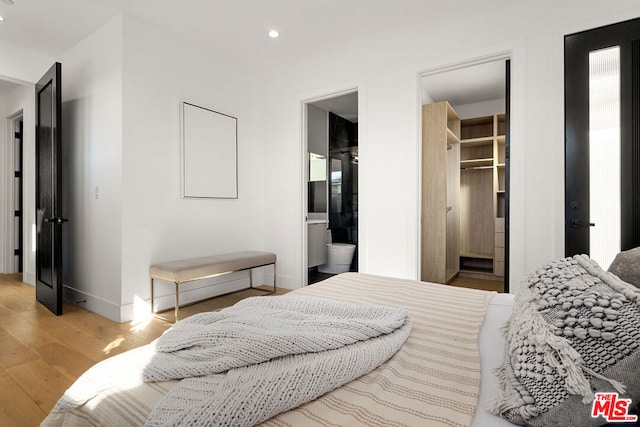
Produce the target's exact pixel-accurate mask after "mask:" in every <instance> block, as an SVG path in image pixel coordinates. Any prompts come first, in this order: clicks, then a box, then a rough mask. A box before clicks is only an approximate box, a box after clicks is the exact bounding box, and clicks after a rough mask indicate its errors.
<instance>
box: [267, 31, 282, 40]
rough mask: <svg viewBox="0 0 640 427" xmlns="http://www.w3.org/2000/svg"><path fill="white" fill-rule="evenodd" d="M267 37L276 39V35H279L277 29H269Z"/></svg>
mask: <svg viewBox="0 0 640 427" xmlns="http://www.w3.org/2000/svg"><path fill="white" fill-rule="evenodd" d="M269 37H271V38H272V39H277V38H278V37H280V33H279V32H278V30H271V31H269Z"/></svg>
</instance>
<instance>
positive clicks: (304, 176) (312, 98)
mask: <svg viewBox="0 0 640 427" xmlns="http://www.w3.org/2000/svg"><path fill="white" fill-rule="evenodd" d="M363 86H364V84H363V83H362V82H361V81H357V82H353V83H346V84H344V85H342V86H338V87H334V88H329V89H326V90H321V91H318V92H316V93H309V94H306V95H305V96H303V97H301V99H300V129H301V134H300V141H301V144H300V194H301V197H300V199H301V202H302V203H301V206H300V221H301V226H300V231H301V233H300V236H301V239H300V240H301V242H300V245H301V251H300V253H301V259H300V262H299V265H300V270H299V271H300V276H301V280H300V281H299V283H301V284H302V286H303V287H304V286H307V285H308V280H309V276H308V270H309V267H308V265H309V262H308V253H309V246H308V245H309V238H308V233H307V232H308V229H307V211H308V206H309V205H308V203H309V198H308V185H307V181H308V180H309V171H308V167H307V162H308V154H307V152H308V145H309V144H308V126H307V119H308V117H307V105H309V104H313V103H315V102H318V101H324V100H327V99H332V98H337V97H340V96H343V95H348V94H351V93H357V94H358V168H359V169H360V171H362V169H361V168H362V164H363V162H362V159H363V157H364V156H363V154H362V153H363V150H362V142H363V141H364V140H365V138H363V135H364V133H363V132H364V126H363V123H364V94H363V92H364V91H363ZM364 151H366V149H365V150H364ZM359 173H362V172H359ZM361 190H362V186H361V185H360V184H359V183H358V211H359V212H360V211H362V206H363V203H362V201H363V197H362V192H361ZM365 221H366V220H365V219H364V218H363V216H362V215H359V216H358V251H357V253H358V269H359V270H361V271H366V270H365V268H364V260H365V259H366V258H365V256H364V254H365V253H366V245H365V244H364V242H365V240H366V236H365V235H364V233H363V230H365V227H364V226H363V223H364V222H365Z"/></svg>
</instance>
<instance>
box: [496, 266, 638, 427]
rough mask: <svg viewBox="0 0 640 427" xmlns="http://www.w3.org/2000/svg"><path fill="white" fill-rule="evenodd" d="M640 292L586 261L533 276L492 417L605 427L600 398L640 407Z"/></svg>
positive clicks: (510, 338) (520, 297)
mask: <svg viewBox="0 0 640 427" xmlns="http://www.w3.org/2000/svg"><path fill="white" fill-rule="evenodd" d="M639 367H640V289H638V288H635V287H633V286H631V285H629V284H628V283H625V282H623V281H621V280H620V279H619V278H617V277H616V276H614V275H613V274H610V273H608V272H606V271H603V270H602V269H601V268H600V267H599V266H598V265H597V264H596V263H595V262H594V261H592V260H590V259H589V258H588V257H587V256H586V255H578V256H575V257H573V258H565V259H561V260H558V261H553V262H550V263H549V264H547V265H545V266H543V267H542V268H540V269H539V270H537V271H536V272H535V273H532V274H531V275H530V276H528V277H527V278H526V279H525V280H524V281H523V283H522V286H521V290H520V292H519V293H518V294H517V295H516V298H515V302H514V305H513V313H512V315H511V318H510V319H509V322H508V324H507V326H506V328H505V362H504V364H503V365H502V366H501V367H500V368H499V369H498V371H497V374H498V377H499V384H500V387H501V388H502V390H501V394H500V395H499V396H498V397H497V398H496V399H495V400H494V401H493V402H491V403H490V409H491V411H492V412H493V413H495V414H498V415H501V416H503V417H505V418H507V419H508V420H509V421H511V422H512V423H514V424H520V425H531V426H545V427H549V426H563V427H568V426H580V427H582V426H585V427H588V426H598V425H603V424H605V423H606V420H605V419H604V418H603V417H601V416H600V417H598V418H592V417H591V409H592V402H593V400H594V397H595V393H596V392H617V393H620V398H626V399H629V398H630V399H632V400H633V402H632V404H631V405H629V408H631V407H633V406H635V405H637V404H638V402H639V401H640V373H639Z"/></svg>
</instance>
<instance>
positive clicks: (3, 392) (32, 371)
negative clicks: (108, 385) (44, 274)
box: [0, 275, 286, 427]
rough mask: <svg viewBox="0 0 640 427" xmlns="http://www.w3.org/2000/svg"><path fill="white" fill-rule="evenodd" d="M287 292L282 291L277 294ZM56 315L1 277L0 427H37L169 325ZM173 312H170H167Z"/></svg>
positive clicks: (231, 299)
mask: <svg viewBox="0 0 640 427" xmlns="http://www.w3.org/2000/svg"><path fill="white" fill-rule="evenodd" d="M285 292H286V290H280V289H279V290H278V294H281V293H285ZM252 295H264V293H262V292H259V291H251V290H248V291H243V292H238V293H236V294H231V295H226V296H224V297H220V298H216V299H214V300H209V301H206V302H203V303H200V304H196V305H192V306H189V307H184V308H182V309H180V315H181V318H182V317H187V316H188V315H190V314H193V313H195V312H199V311H206V310H214V309H218V308H221V307H225V306H230V305H233V304H234V303H235V302H237V301H239V300H240V299H242V298H246V297H247V296H252ZM63 313H64V314H63V315H62V316H54V315H53V314H52V313H51V312H49V311H48V310H47V309H46V308H45V307H44V306H42V305H41V304H39V303H37V302H36V299H35V289H34V288H33V287H32V286H29V285H27V284H24V283H22V282H21V279H20V276H19V275H0V426H3V427H8V426H37V425H39V424H40V422H41V421H42V420H43V419H44V418H45V416H46V414H47V413H48V412H49V411H50V410H51V408H53V406H54V405H55V403H56V402H57V400H58V399H59V398H60V396H62V393H63V392H64V391H65V390H66V389H67V388H68V387H69V386H70V385H71V383H72V382H73V381H74V380H75V379H76V378H78V377H79V376H80V374H82V373H83V372H84V371H86V370H87V369H88V368H90V367H91V366H92V365H94V364H95V363H96V362H98V361H100V360H103V359H106V358H108V357H110V356H113V355H115V354H118V353H121V352H123V351H126V350H129V349H132V348H135V347H139V346H141V345H144V344H147V343H149V342H150V341H152V340H154V339H155V338H157V337H158V336H160V334H162V332H164V331H165V330H166V329H167V328H168V327H169V326H171V323H168V322H165V321H163V320H160V319H157V318H150V319H148V320H147V321H145V322H142V323H121V324H120V323H116V322H113V321H111V320H109V319H106V318H104V317H102V316H99V315H97V314H95V313H92V312H90V311H87V310H86V309H84V308H82V307H80V306H78V305H74V304H71V303H67V302H65V304H64V308H63ZM168 314H172V313H168Z"/></svg>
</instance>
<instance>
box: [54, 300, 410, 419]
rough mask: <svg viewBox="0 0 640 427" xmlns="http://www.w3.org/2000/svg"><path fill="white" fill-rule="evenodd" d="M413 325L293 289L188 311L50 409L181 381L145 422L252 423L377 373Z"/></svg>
mask: <svg viewBox="0 0 640 427" xmlns="http://www.w3.org/2000/svg"><path fill="white" fill-rule="evenodd" d="M410 330H411V322H410V319H409V316H408V313H407V311H406V310H405V309H403V308H394V307H384V306H374V305H358V304H352V303H346V302H338V301H334V300H329V299H324V298H318V297H304V296H293V295H291V296H281V297H254V298H248V299H245V300H243V301H241V302H239V303H237V304H236V305H235V306H233V307H229V308H226V309H224V310H221V311H219V312H209V313H201V314H198V315H194V316H192V317H189V318H187V319H185V320H183V321H181V322H178V323H177V324H176V325H174V326H173V327H172V328H170V329H169V330H167V331H166V332H165V333H164V334H163V335H162V336H161V337H160V338H159V339H158V340H156V341H155V342H154V343H151V344H150V345H149V346H145V347H141V348H140V349H136V350H133V351H131V352H129V354H128V355H126V356H125V355H118V356H115V357H113V358H112V359H111V360H110V361H108V362H109V363H102V364H98V365H96V366H95V367H94V368H92V369H91V370H90V371H89V372H88V373H87V374H85V375H83V377H81V378H80V379H79V380H78V381H77V382H76V383H74V385H73V386H72V387H71V388H70V389H69V390H67V392H66V393H65V395H64V396H63V397H62V398H61V399H60V400H59V401H58V403H57V404H56V407H55V408H54V409H53V411H52V413H64V412H66V411H69V410H71V409H73V408H75V407H77V406H80V405H82V404H83V403H85V402H86V401H88V400H89V399H91V398H92V397H94V396H96V395H98V394H99V393H101V392H102V391H104V390H108V389H118V390H126V389H127V388H128V387H136V386H137V384H139V383H140V380H141V379H143V380H144V381H165V380H170V379H182V381H180V383H179V384H178V385H176V386H175V387H174V388H173V389H172V390H171V391H170V392H169V393H168V394H167V395H166V396H165V397H164V398H163V399H162V400H161V401H160V402H159V403H158V405H157V406H156V408H155V409H153V410H152V412H151V414H150V415H149V417H148V419H147V421H146V424H147V425H148V426H160V425H216V426H217V425H221V426H223V425H228V426H249V425H254V424H257V423H259V422H261V421H264V420H266V419H269V418H271V417H272V416H274V415H276V414H278V413H280V412H283V411H286V410H288V409H291V408H294V407H296V406H299V405H301V404H303V403H305V402H308V401H311V400H313V399H315V398H317V397H319V396H321V395H323V394H325V393H326V392H328V391H331V390H333V389H335V388H337V387H340V386H341V385H344V384H346V383H348V382H350V381H352V380H354V379H356V378H358V377H360V376H362V375H364V374H366V373H368V372H370V371H371V370H373V369H375V368H376V367H377V366H379V365H380V364H382V363H383V362H385V361H386V360H387V359H388V358H390V357H391V356H392V355H393V354H394V353H395V352H396V351H397V350H398V349H399V348H400V347H401V346H402V344H403V343H404V341H405V340H406V339H407V337H408V336H409V332H410ZM133 353H135V354H133ZM94 370H95V371H96V372H95V373H94V372H92V371H94ZM123 372H126V375H123V374H122V373H123Z"/></svg>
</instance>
